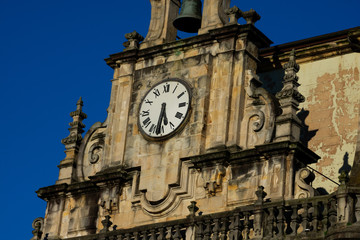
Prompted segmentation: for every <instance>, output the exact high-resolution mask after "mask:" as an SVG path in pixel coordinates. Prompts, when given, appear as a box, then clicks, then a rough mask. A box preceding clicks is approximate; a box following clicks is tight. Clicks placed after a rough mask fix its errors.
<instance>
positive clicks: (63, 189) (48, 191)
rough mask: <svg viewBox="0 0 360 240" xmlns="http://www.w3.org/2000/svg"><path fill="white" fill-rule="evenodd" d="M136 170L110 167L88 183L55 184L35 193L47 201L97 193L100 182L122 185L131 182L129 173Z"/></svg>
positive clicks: (91, 178)
mask: <svg viewBox="0 0 360 240" xmlns="http://www.w3.org/2000/svg"><path fill="white" fill-rule="evenodd" d="M134 170H136V169H134V168H129V169H123V168H121V167H111V168H108V169H106V170H104V171H101V172H99V173H97V174H95V175H94V176H92V177H90V180H89V181H84V182H76V183H72V184H66V183H63V184H55V185H52V186H48V187H43V188H40V189H39V190H37V191H36V193H37V195H38V197H39V198H41V199H44V200H46V201H47V200H48V199H51V198H57V197H59V196H65V195H67V194H69V193H70V194H72V195H74V194H83V193H87V192H97V191H98V189H99V187H98V185H97V184H98V183H102V182H117V183H119V184H124V183H125V182H127V181H129V180H131V174H130V173H131V172H132V171H134Z"/></svg>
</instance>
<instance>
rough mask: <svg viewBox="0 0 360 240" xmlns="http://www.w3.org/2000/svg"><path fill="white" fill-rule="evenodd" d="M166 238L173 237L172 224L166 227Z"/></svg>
mask: <svg viewBox="0 0 360 240" xmlns="http://www.w3.org/2000/svg"><path fill="white" fill-rule="evenodd" d="M165 239H172V227H171V226H170V227H167V228H166V235H165Z"/></svg>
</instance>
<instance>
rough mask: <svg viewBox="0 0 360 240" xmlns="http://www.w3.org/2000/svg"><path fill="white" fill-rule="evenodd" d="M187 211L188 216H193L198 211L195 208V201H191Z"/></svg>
mask: <svg viewBox="0 0 360 240" xmlns="http://www.w3.org/2000/svg"><path fill="white" fill-rule="evenodd" d="M187 208H188V209H189V212H190V214H189V216H195V213H196V212H197V211H199V208H198V207H197V206H196V201H191V202H190V205H189V206H188V207H187Z"/></svg>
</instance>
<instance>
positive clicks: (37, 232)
mask: <svg viewBox="0 0 360 240" xmlns="http://www.w3.org/2000/svg"><path fill="white" fill-rule="evenodd" d="M43 226H44V219H43V218H42V217H38V218H36V219H35V220H34V221H33V223H32V227H33V229H34V230H33V231H32V234H33V235H34V236H33V237H32V238H31V240H40V239H41V236H42V233H43V232H42V230H43Z"/></svg>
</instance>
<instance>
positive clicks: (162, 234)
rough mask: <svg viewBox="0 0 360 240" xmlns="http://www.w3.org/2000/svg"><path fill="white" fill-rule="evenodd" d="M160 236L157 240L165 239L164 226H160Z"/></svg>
mask: <svg viewBox="0 0 360 240" xmlns="http://www.w3.org/2000/svg"><path fill="white" fill-rule="evenodd" d="M158 231H159V236H158V238H157V240H164V239H165V229H164V228H163V227H161V228H159V230H158Z"/></svg>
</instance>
